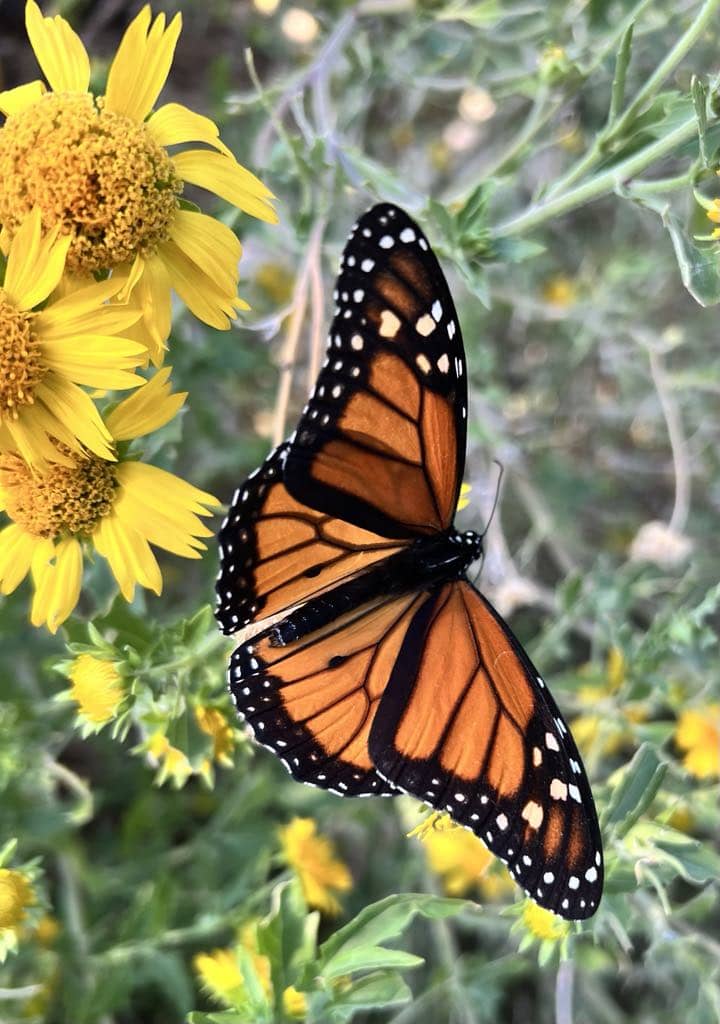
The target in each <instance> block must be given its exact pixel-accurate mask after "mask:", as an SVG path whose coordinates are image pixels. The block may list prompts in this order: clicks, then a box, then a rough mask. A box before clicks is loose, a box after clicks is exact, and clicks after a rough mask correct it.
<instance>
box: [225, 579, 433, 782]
mask: <svg viewBox="0 0 720 1024" xmlns="http://www.w3.org/2000/svg"><path fill="white" fill-rule="evenodd" d="M426 600H427V594H426V593H422V594H418V593H416V594H409V595H405V596H402V597H398V598H395V599H393V600H386V601H379V602H376V603H373V604H367V605H365V606H364V607H362V608H360V609H356V610H354V611H352V612H349V613H348V614H346V615H344V616H342V618H340V619H337V620H336V621H335V622H332V623H330V624H329V625H327V626H325V627H324V628H323V629H321V630H318V631H317V632H315V633H312V634H310V635H309V636H305V637H303V638H302V639H301V640H298V641H295V642H294V643H291V644H288V645H287V646H282V647H279V646H273V644H272V642H271V639H272V635H273V631H272V629H268V630H265V631H263V632H261V633H259V634H258V635H257V636H255V637H253V638H252V639H251V640H250V641H249V642H247V643H244V644H241V645H240V646H239V647H238V648H237V649H236V650H235V652H234V654H233V656H232V659H231V663H230V691H231V693H232V696H233V700H234V702H235V706H236V707H237V710H238V711H239V712H240V714H242V715H243V717H244V718H245V720H246V722H247V723H248V725H249V726H250V728H251V730H252V732H253V734H254V736H255V739H256V740H257V741H258V742H259V743H262V744H263V745H264V746H266V747H268V748H269V749H270V750H272V751H273V752H274V753H275V754H277V755H278V756H279V757H280V758H281V760H282V761H283V762H284V764H285V766H286V767H287V769H288V771H289V772H290V773H291V775H292V776H293V777H294V778H295V779H298V780H299V781H300V782H308V783H312V784H313V785H316V786H320V787H322V788H323V789H331V790H333V791H334V792H336V793H339V794H340V795H341V796H369V795H378V794H385V795H389V794H392V793H394V792H395V790H394V787H393V786H391V785H390V784H389V783H387V782H386V781H385V780H384V779H382V778H381V777H380V776H379V775H378V774H377V773H376V772H375V770H374V767H373V764H372V761H371V759H370V756H369V753H368V738H369V735H370V730H371V728H372V724H373V721H374V719H375V714H376V712H377V708H378V704H379V701H380V698H381V696H382V693H383V691H384V689H385V684H386V683H387V680H388V678H389V676H390V672H391V670H392V666H393V664H394V662H395V658H396V656H397V653H398V650H399V649H400V647H401V645H402V643H403V640H404V636H405V630H406V628H407V625H408V623H409V622H410V621H411V620H412V619H413V617H414V615H415V611H416V609H417V608H419V607H421V606H422V604H423V602H424V601H426Z"/></svg>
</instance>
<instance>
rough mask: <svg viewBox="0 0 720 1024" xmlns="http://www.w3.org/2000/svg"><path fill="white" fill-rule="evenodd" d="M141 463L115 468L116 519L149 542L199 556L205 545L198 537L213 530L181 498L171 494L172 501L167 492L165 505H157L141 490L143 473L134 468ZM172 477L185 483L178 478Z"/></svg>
mask: <svg viewBox="0 0 720 1024" xmlns="http://www.w3.org/2000/svg"><path fill="white" fill-rule="evenodd" d="M142 465H143V464H142V463H130V462H126V463H123V464H122V465H121V466H119V467H118V470H119V472H118V481H119V483H120V484H121V490H120V494H119V496H118V498H117V499H116V501H115V506H114V507H115V513H116V515H117V517H118V519H120V520H121V521H122V522H124V523H126V524H127V525H128V526H130V527H132V528H133V529H135V530H137V531H138V532H139V533H141V534H142V535H143V536H144V537H145V538H146V539H147V540H148V541H149V542H150V543H151V544H155V545H157V546H158V547H160V548H164V549H165V550H166V551H172V552H173V554H176V555H181V556H183V557H185V558H199V557H200V556H199V554H198V551H199V550H203V549H204V548H205V545H204V544H203V543H202V541H200V540H199V539H198V538H199V537H210V536H212V531H211V530H209V529H208V528H207V526H205V524H204V523H202V522H201V521H200V519H198V517H197V515H195V513H194V512H192V511H190V510H189V509H188V508H187V507H186V505H184V504H183V501H182V498H176V497H175V496H173V498H172V500H171V499H170V496H169V495H168V500H167V501H166V503H165V505H164V506H163V507H159V506H158V503H157V502H156V501H154V500H153V498H152V496H149V495H148V494H147V493H146V491H145V489H144V484H145V480H146V476H145V474H143V473H138V472H137V471H136V470H137V467H138V466H142ZM150 468H151V469H152V468H154V467H150ZM174 480H175V481H176V482H179V483H183V482H184V481H180V480H179V478H178V477H175V478H174ZM205 514H207V513H205Z"/></svg>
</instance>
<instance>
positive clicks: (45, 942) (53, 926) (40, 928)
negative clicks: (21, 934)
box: [35, 914, 60, 949]
mask: <svg viewBox="0 0 720 1024" xmlns="http://www.w3.org/2000/svg"><path fill="white" fill-rule="evenodd" d="M59 934H60V925H59V923H58V920H57V918H56V917H53V916H52V914H45V915H43V917H41V918H40V920H39V921H38V923H37V924H36V925H35V940H36V941H37V942H38V944H39V945H41V946H45V948H46V949H49V948H50V947H51V946H53V945H54V944H55V940H56V939H57V937H58V935H59Z"/></svg>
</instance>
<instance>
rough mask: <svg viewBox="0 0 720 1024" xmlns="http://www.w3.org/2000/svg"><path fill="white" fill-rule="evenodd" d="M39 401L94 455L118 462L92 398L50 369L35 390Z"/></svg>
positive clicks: (109, 436)
mask: <svg viewBox="0 0 720 1024" xmlns="http://www.w3.org/2000/svg"><path fill="white" fill-rule="evenodd" d="M35 396H36V398H37V399H38V400H39V401H41V402H42V403H43V405H44V406H45V407H46V408H47V410H48V411H49V412H50V413H52V415H53V416H55V417H56V418H57V419H58V420H59V421H60V422H61V423H64V424H65V425H66V426H67V427H68V429H70V430H71V431H72V433H73V434H74V436H75V437H76V438H77V439H78V440H79V441H80V442H82V444H84V445H85V447H86V448H88V449H89V450H90V451H91V452H94V453H95V454H96V455H99V456H100V457H101V458H103V459H108V460H110V461H111V462H114V461H115V451H114V449H113V445H112V437H111V435H110V432H109V431H108V429H107V427H106V426H105V424H104V423H103V421H102V419H101V418H100V414H99V412H98V411H97V409H96V408H95V406H94V405H93V403H92V399H91V398H90V397H89V395H86V394H85V392H84V391H81V390H80V388H79V387H78V386H77V385H76V384H73V383H72V382H71V381H68V380H64V379H63V378H62V377H60V376H59V375H58V374H56V373H55V372H54V371H53V370H49V371H48V373H47V374H46V375H45V377H44V378H43V380H42V381H41V382H40V384H38V386H37V388H36V389H35Z"/></svg>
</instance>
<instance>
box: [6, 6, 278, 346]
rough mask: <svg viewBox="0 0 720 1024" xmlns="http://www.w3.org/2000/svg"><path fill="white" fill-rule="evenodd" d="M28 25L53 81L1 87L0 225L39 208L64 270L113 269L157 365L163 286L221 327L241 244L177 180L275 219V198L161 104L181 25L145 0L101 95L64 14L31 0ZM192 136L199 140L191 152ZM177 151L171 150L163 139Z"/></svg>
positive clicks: (206, 127) (207, 133) (215, 139)
mask: <svg viewBox="0 0 720 1024" xmlns="http://www.w3.org/2000/svg"><path fill="white" fill-rule="evenodd" d="M25 23H26V27H27V32H28V37H29V39H30V42H31V44H32V47H33V50H34V51H35V56H36V57H37V60H38V63H39V64H40V67H41V68H42V71H43V73H44V75H45V78H46V79H47V82H48V83H49V86H50V90H51V91H48V89H47V87H46V85H45V83H44V82H42V81H34V82H29V83H27V84H26V85H22V86H18V87H17V88H15V89H9V90H6V91H5V92H1V93H0V111H2V112H3V113H4V114H6V115H7V120H6V122H5V125H4V127H3V128H2V129H0V183H1V184H0V222H1V223H2V225H3V230H4V233H5V234H9V235H10V237H12V235H13V234H15V232H16V231H17V230H18V227H19V225H20V223H21V221H22V219H23V217H24V216H25V214H26V213H27V212H29V210H30V209H31V208H32V207H33V206H34V205H35V204H37V205H38V206H39V207H40V209H41V211H42V220H43V226H44V227H45V229H46V230H50V229H52V228H54V227H56V226H57V227H58V228H59V230H60V231H61V233H62V234H63V235H67V236H68V237H69V239H70V244H69V251H68V270H69V271H70V272H71V273H72V274H74V275H80V276H81V277H87V276H88V275H91V274H94V273H97V272H98V271H108V270H111V271H113V272H114V274H115V275H116V276H117V278H118V279H119V280H121V281H123V282H124V284H125V293H124V295H123V298H124V299H126V300H128V301H130V302H131V303H132V304H134V305H135V306H137V307H138V308H140V309H141V310H142V314H143V326H144V334H143V340H144V341H145V343H146V344H147V346H148V348H149V352H150V355H151V357H152V359H153V361H154V362H155V363H156V365H159V364H160V362H161V361H162V358H163V350H164V346H165V342H166V340H167V337H168V334H169V332H170V293H171V290H174V291H176V292H177V293H178V295H179V296H180V298H181V299H182V300H183V302H184V303H185V304H186V305H187V306H188V308H189V309H190V310H191V311H192V312H193V313H194V314H195V315H196V316H197V317H199V318H200V319H201V320H203V321H204V322H205V323H207V324H210V325H211V326H212V327H216V328H219V329H221V330H224V329H227V328H228V327H229V326H230V321H231V320H232V319H234V318H235V316H236V315H237V311H238V310H240V309H246V308H247V304H246V303H245V302H243V300H242V299H240V298H239V297H238V294H237V286H238V261H239V259H240V255H241V247H240V243H239V241H238V240H237V238H236V237H235V235H234V234H233V232H232V231H231V230H230V228H228V227H227V226H226V225H225V224H222V223H221V222H220V221H217V220H215V219H214V218H212V217H209V216H206V215H205V214H203V213H200V212H199V211H198V210H197V209H196V208H194V207H193V206H192V204H190V203H187V202H185V201H184V200H183V199H182V198H181V196H182V192H183V187H184V185H185V183H188V184H191V185H197V186H199V187H200V188H203V189H207V190H209V191H211V192H214V193H215V194H216V195H218V196H220V198H222V199H225V200H226V201H227V202H229V203H232V204H233V205H234V206H236V207H238V208H239V209H240V210H243V211H245V212H246V213H249V214H250V215H252V216H253V217H258V218H260V219H261V220H265V221H270V222H275V221H276V220H277V217H276V214H275V212H274V210H273V209H272V207H271V205H270V200H271V199H272V194H271V193H270V192H269V190H268V189H267V188H266V187H265V186H264V185H263V184H262V182H260V181H259V180H258V178H256V177H255V175H253V174H251V173H250V171H248V170H246V169H245V168H244V167H242V166H241V165H240V164H239V163H238V162H237V160H236V159H235V158H234V156H233V155H232V153H231V152H230V150H229V149H228V148H227V146H225V145H224V143H223V142H222V141H221V140H220V136H219V132H218V128H217V126H216V125H215V124H214V123H213V122H212V121H211V120H210V119H209V118H207V117H203V116H202V115H201V114H197V113H195V112H194V111H192V110H189V109H188V108H187V107H184V106H183V105H182V104H179V103H167V104H165V105H163V106H161V107H158V108H157V109H156V110H154V109H153V108H154V107H155V103H156V101H157V98H158V96H159V94H160V92H161V90H162V88H163V86H164V84H165V80H166V79H167V76H168V73H169V71H170V65H171V64H172V60H173V55H174V52H175V45H176V43H177V39H178V36H179V34H180V28H181V17H180V15H179V14H177V15H176V16H175V17H174V18H173V19H172V21H171V22H170V24H169V25H167V26H166V24H165V16H164V15H163V14H160V15H158V16H157V17H156V18H155V19H154V20H153V19H152V15H151V12H150V8H149V7H148V6H145V7H143V9H142V10H141V11H140V13H139V14H138V15H137V17H136V18H135V19H134V21H133V22H132V23H131V24H130V26H129V27H128V29H127V31H126V33H125V35H124V37H123V39H122V41H121V43H120V46H119V48H118V51H117V54H116V55H115V58H114V60H113V62H112V64H111V66H110V71H109V74H108V78H107V85H106V89H105V94H104V95H103V96H96V95H94V94H93V93H91V92H90V91H89V86H90V59H89V57H88V54H87V52H86V50H85V47H84V46H83V44H82V42H81V40H80V38H79V37H78V36H77V35H76V33H75V32H74V31H73V30H72V28H71V27H70V25H69V24H68V23H67V22H66V21H65V20H64V19H63V18H61V17H59V16H58V17H54V18H45V17H43V15H42V13H41V11H40V8H39V7H38V5H37V4H36V3H35V2H34V0H28V3H27V5H26V8H25ZM198 144H200V146H201V147H203V148H198ZM176 146H182V147H184V148H183V149H182V150H181V151H180V152H177V151H173V153H172V154H171V153H170V152H169V151H168V147H176Z"/></svg>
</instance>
